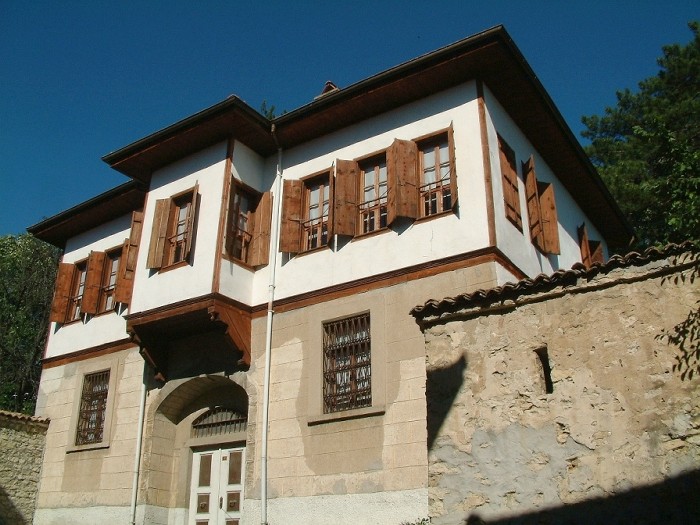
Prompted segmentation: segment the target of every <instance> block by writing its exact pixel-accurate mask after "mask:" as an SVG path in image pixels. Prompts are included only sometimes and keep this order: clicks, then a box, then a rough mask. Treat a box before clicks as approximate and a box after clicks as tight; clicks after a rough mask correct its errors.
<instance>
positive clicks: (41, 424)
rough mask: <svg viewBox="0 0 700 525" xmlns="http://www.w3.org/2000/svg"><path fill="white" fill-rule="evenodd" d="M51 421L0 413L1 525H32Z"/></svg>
mask: <svg viewBox="0 0 700 525" xmlns="http://www.w3.org/2000/svg"><path fill="white" fill-rule="evenodd" d="M48 425H49V423H48V420H45V419H41V418H35V417H31V416H26V415H24V414H15V413H12V412H5V411H0V458H2V459H0V523H8V524H9V523H12V524H13V525H21V524H24V523H31V522H32V516H33V514H34V504H35V499H36V492H37V484H38V482H39V475H40V473H41V460H42V457H43V455H44V440H45V436H46V429H47V428H48Z"/></svg>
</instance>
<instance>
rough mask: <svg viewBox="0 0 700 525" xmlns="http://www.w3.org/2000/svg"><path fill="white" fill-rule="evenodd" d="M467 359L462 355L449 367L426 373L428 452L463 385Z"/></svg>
mask: <svg viewBox="0 0 700 525" xmlns="http://www.w3.org/2000/svg"><path fill="white" fill-rule="evenodd" d="M466 368H467V359H466V358H465V357H464V355H462V356H461V357H460V358H459V359H458V360H457V361H455V362H454V363H453V364H451V365H450V366H447V367H444V368H437V369H435V370H428V371H427V379H426V385H425V397H426V400H427V403H428V450H432V448H433V442H434V441H435V438H436V437H437V435H438V433H439V432H440V428H441V427H442V425H443V423H444V422H445V419H447V414H448V413H449V412H450V409H451V408H452V406H453V403H454V400H455V398H456V397H457V394H458V393H459V390H460V388H462V383H464V370H465V369H466Z"/></svg>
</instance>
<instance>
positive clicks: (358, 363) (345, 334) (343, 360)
mask: <svg viewBox="0 0 700 525" xmlns="http://www.w3.org/2000/svg"><path fill="white" fill-rule="evenodd" d="M369 407H372V337H371V319H370V313H369V312H363V313H360V314H356V315H352V316H348V317H343V318H340V319H334V320H331V321H325V322H324V323H323V413H324V414H331V413H338V412H345V411H351V410H357V409H364V408H369Z"/></svg>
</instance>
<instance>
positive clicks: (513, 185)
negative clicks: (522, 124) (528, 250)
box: [498, 135, 523, 229]
mask: <svg viewBox="0 0 700 525" xmlns="http://www.w3.org/2000/svg"><path fill="white" fill-rule="evenodd" d="M498 148H499V157H500V161H501V175H502V179H503V200H504V204H505V208H506V217H508V219H510V220H511V221H512V222H513V224H515V225H516V226H517V227H518V228H520V229H522V227H523V220H522V215H521V213H520V197H519V195H518V173H517V171H516V170H517V168H516V166H515V151H513V150H512V149H511V147H510V146H509V145H508V144H506V142H505V141H504V140H503V139H502V138H501V137H500V135H499V137H498Z"/></svg>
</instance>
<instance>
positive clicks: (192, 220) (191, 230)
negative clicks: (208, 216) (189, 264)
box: [183, 184, 199, 261]
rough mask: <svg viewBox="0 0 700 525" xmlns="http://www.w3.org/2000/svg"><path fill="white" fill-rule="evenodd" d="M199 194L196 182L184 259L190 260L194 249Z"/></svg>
mask: <svg viewBox="0 0 700 525" xmlns="http://www.w3.org/2000/svg"><path fill="white" fill-rule="evenodd" d="M198 195H199V184H195V185H194V188H192V196H191V200H190V206H189V208H188V209H187V230H186V231H187V233H186V234H185V253H184V254H183V260H185V261H189V260H190V252H191V251H192V243H193V241H194V236H195V234H196V229H195V221H196V219H197V197H198Z"/></svg>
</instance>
